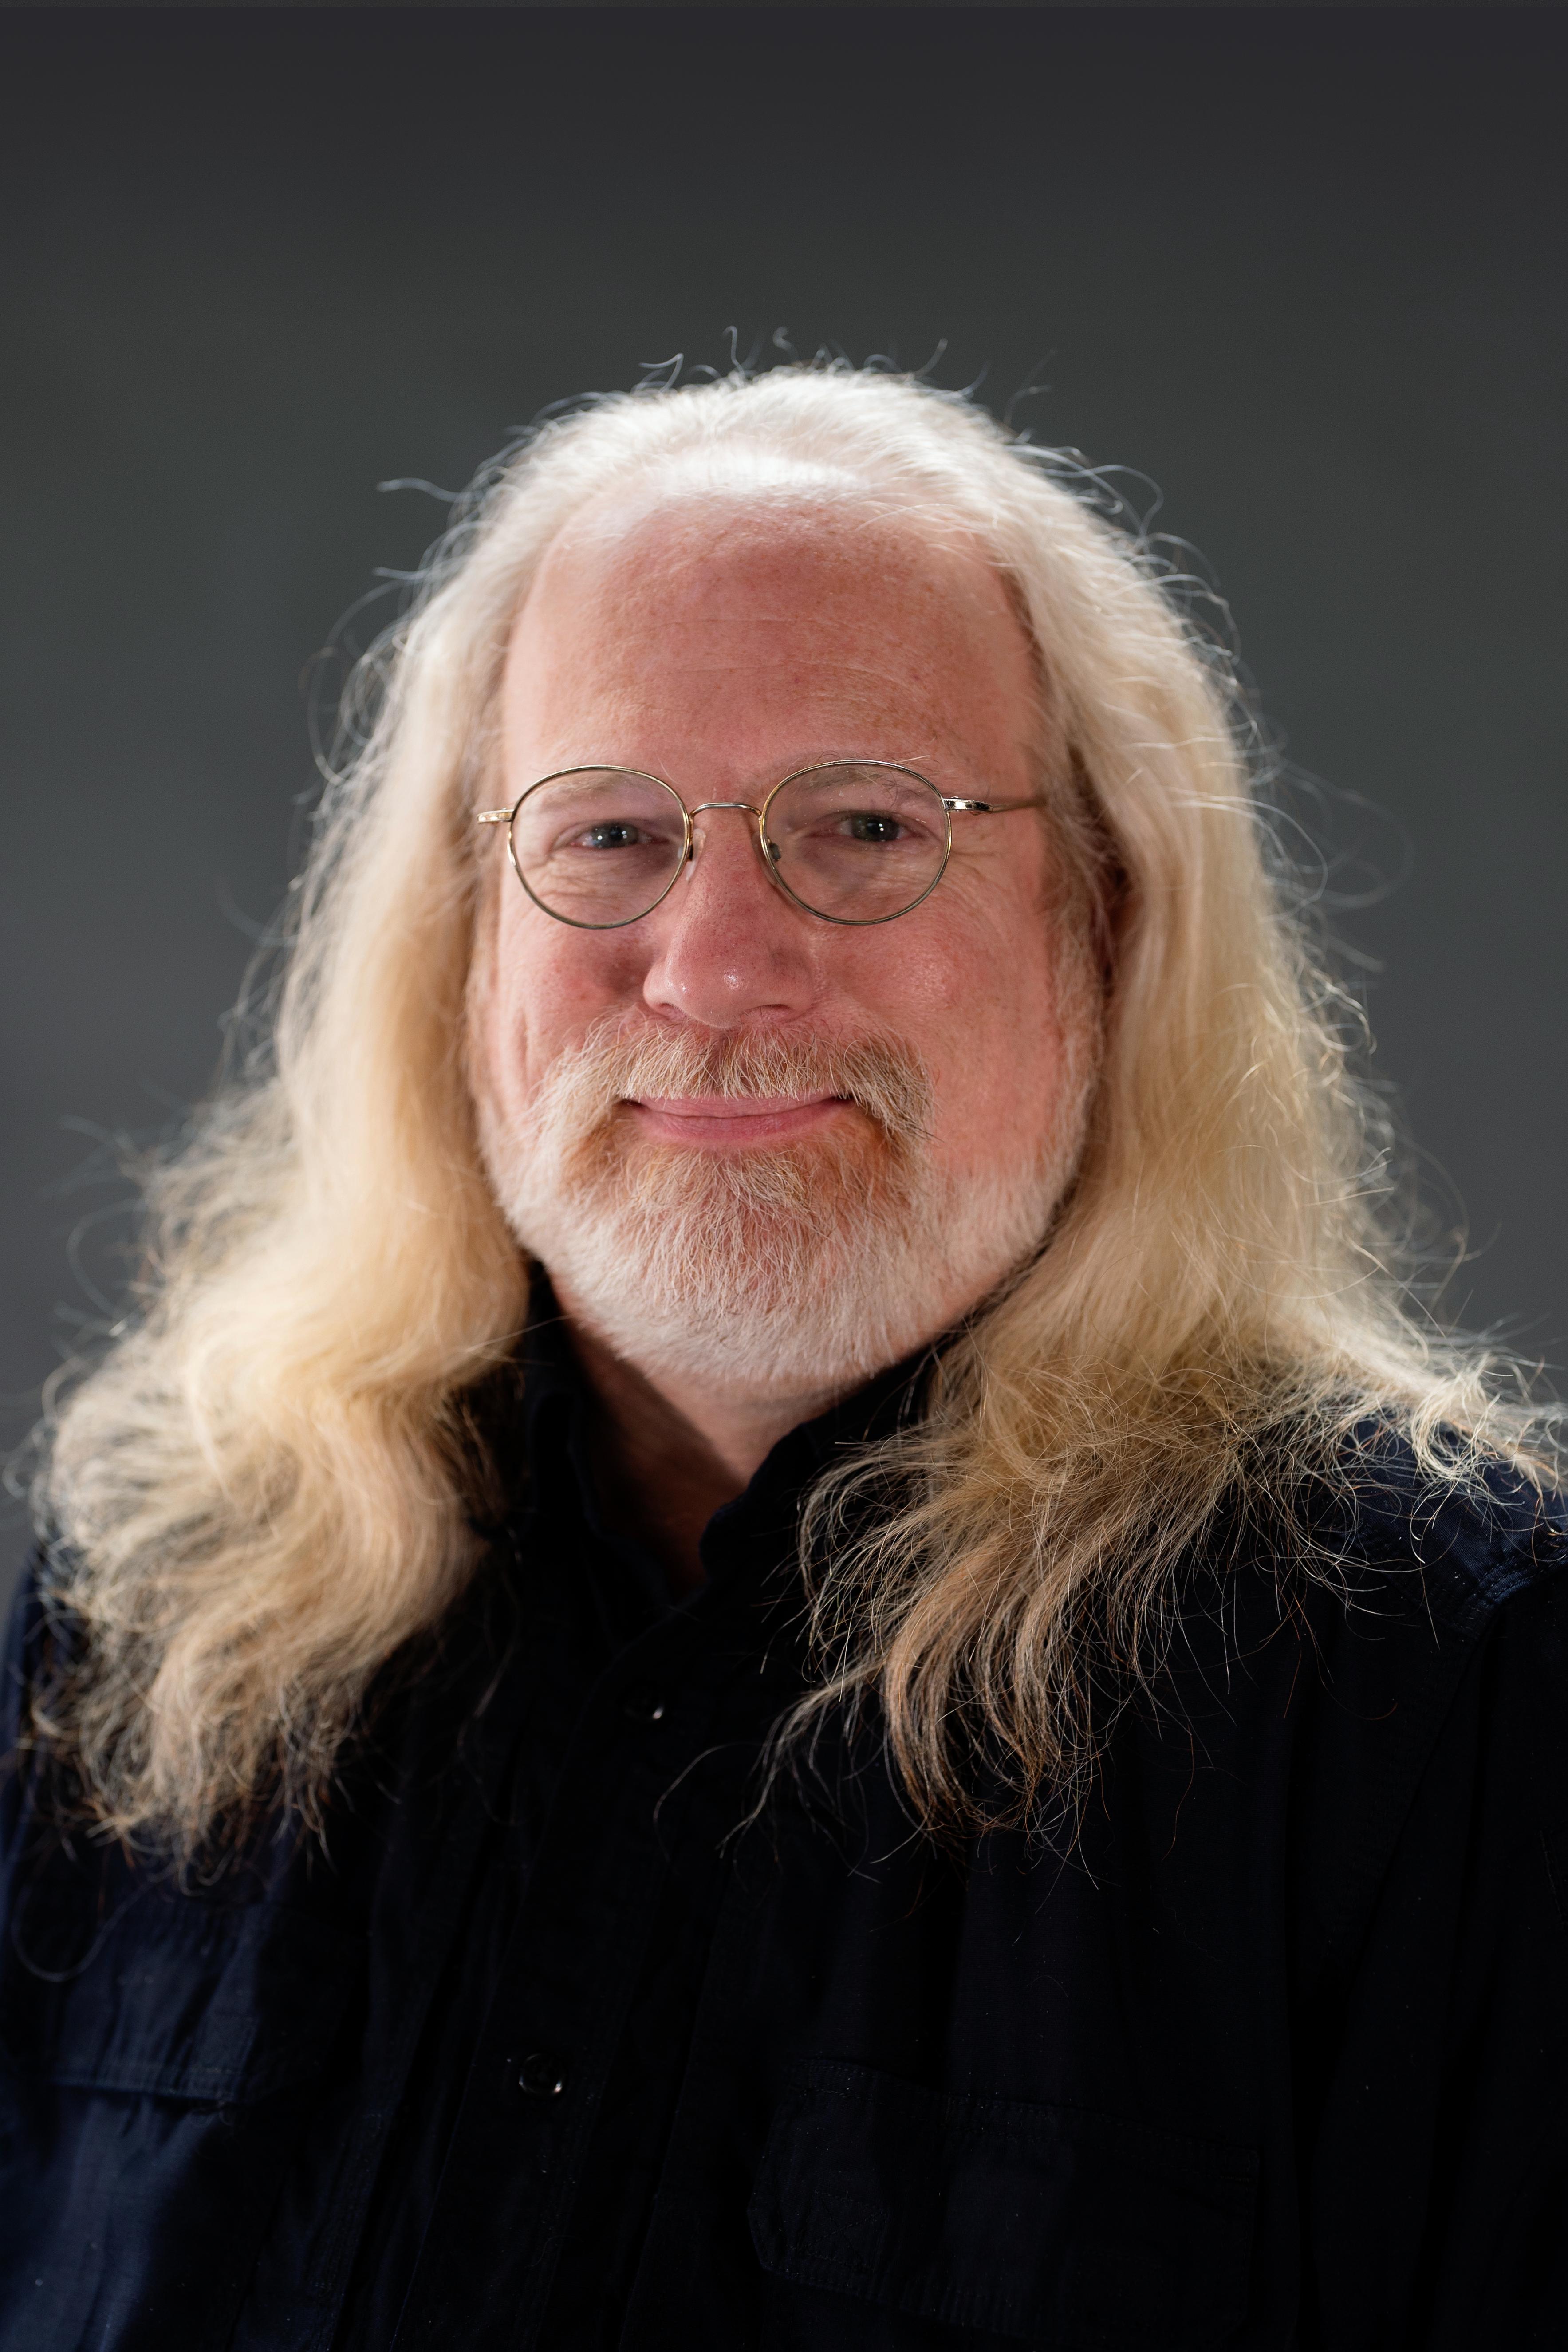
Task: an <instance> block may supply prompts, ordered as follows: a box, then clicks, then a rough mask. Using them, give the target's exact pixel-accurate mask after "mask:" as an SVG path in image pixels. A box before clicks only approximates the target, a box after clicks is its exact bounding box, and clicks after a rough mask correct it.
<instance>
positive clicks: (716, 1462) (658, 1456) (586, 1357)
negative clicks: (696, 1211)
mask: <svg viewBox="0 0 1568 2352" xmlns="http://www.w3.org/2000/svg"><path fill="white" fill-rule="evenodd" d="M556 1297H557V1299H558V1301H559V1304H560V1306H561V1308H562V1312H563V1315H564V1317H565V1320H566V1328H567V1330H568V1332H569V1333H570V1335H571V1339H572V1345H573V1349H574V1352H575V1354H576V1357H577V1360H578V1362H579V1363H580V1364H581V1366H582V1368H583V1370H584V1374H585V1375H586V1378H587V1381H588V1385H589V1387H590V1389H591V1390H592V1391H593V1396H594V1401H595V1404H596V1406H597V1408H598V1410H597V1412H596V1413H595V1422H594V1454H595V1470H596V1471H597V1473H598V1477H599V1485H600V1492H601V1496H602V1500H603V1505H604V1509H605V1516H606V1517H607V1518H608V1520H609V1523H610V1524H611V1526H612V1527H615V1528H618V1529H619V1530H620V1532H621V1533H623V1534H626V1535H634V1536H637V1538H640V1540H641V1541H643V1542H644V1543H646V1544H647V1546H648V1548H649V1549H650V1550H652V1551H653V1552H655V1553H656V1554H657V1556H658V1559H659V1561H660V1563H661V1564H662V1566H663V1568H664V1571H665V1574H666V1575H667V1576H668V1579H669V1584H670V1590H671V1591H672V1592H676V1593H682V1592H690V1591H694V1590H695V1589H696V1587H697V1586H698V1585H700V1583H701V1582H702V1562H701V1557H700V1543H701V1539H702V1530H703V1528H705V1527H706V1526H707V1524H708V1522H709V1520H710V1518H711V1517H712V1516H713V1514H714V1512H715V1511H716V1510H718V1509H719V1508H720V1507H721V1505H722V1504H725V1503H730V1502H733V1500H734V1498H735V1496H737V1495H739V1494H742V1493H743V1491H744V1490H745V1488H746V1487H747V1486H749V1485H750V1483H751V1480H752V1476H753V1475H754V1474H755V1473H756V1471H757V1470H758V1469H759V1468H760V1467H761V1465H762V1464H763V1462H764V1461H765V1460H766V1459H767V1457H768V1455H769V1454H771V1453H772V1451H773V1447H774V1446H775V1445H776V1444H778V1441H779V1439H780V1438H781V1437H785V1436H787V1435H788V1434H789V1432H790V1431H791V1430H792V1429H794V1428H795V1427H797V1426H798V1424H799V1423H801V1422H803V1421H809V1420H811V1419H812V1418H813V1417H814V1415H816V1413H819V1412H826V1410H827V1407H828V1406H829V1405H830V1404H834V1403H837V1401H838V1399H839V1397H840V1396H844V1395H847V1394H848V1392H849V1391H848V1390H847V1388H840V1389H814V1390H808V1391H804V1392H803V1393H801V1394H799V1395H795V1394H794V1393H791V1394H790V1395H787V1396H785V1395H778V1396H770V1397H767V1398H765V1399H757V1398H750V1397H743V1398H737V1397H736V1396H735V1395H734V1394H733V1393H732V1392H726V1391H725V1390H724V1388H723V1386H722V1384H721V1382H719V1381H714V1382H712V1383H708V1382H704V1381H689V1380H681V1379H671V1378H667V1377H666V1376H665V1375H664V1374H662V1373H661V1374H659V1375H658V1377H657V1378H656V1377H654V1376H653V1375H651V1374H649V1373H647V1372H644V1371H641V1370H638V1368H637V1365H635V1364H633V1363H629V1362H628V1361H627V1360H626V1358H625V1357H623V1356H617V1355H616V1354H614V1353H613V1352H612V1350H611V1349H609V1348H607V1347H606V1346H605V1343H604V1341H603V1340H601V1339H598V1338H596V1337H595V1333H594V1332H593V1330H592V1329H591V1328H589V1326H588V1325H587V1324H586V1323H585V1322H584V1320H583V1318H582V1317H581V1316H580V1315H579V1314H578V1313H576V1312H574V1308H573V1305H572V1302H571V1300H570V1298H569V1297H565V1296H563V1293H562V1291H561V1289H560V1287H559V1286H557V1291H556Z"/></svg>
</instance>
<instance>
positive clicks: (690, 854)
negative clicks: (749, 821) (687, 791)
mask: <svg viewBox="0 0 1568 2352" xmlns="http://www.w3.org/2000/svg"><path fill="white" fill-rule="evenodd" d="M710 809H743V810H744V811H745V813H746V814H747V815H748V816H754V817H755V818H756V819H757V822H758V823H759V824H761V822H762V815H763V813H762V811H761V809H760V808H758V807H757V806H756V804H755V803H753V802H752V801H699V802H698V803H697V806H696V807H695V808H691V809H688V810H687V812H686V814H687V815H688V816H689V818H690V820H691V829H690V844H689V847H688V849H687V853H686V878H687V880H688V881H690V879H691V877H692V875H693V874H694V873H695V872H696V870H697V848H698V842H699V837H700V836H699V833H698V825H697V820H698V818H699V817H700V816H705V815H706V814H708V811H709V810H710Z"/></svg>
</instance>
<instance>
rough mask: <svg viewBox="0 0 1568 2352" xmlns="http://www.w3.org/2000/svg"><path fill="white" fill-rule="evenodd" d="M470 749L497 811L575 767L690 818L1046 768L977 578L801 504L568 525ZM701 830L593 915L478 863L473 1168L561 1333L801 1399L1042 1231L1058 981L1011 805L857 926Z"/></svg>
mask: <svg viewBox="0 0 1568 2352" xmlns="http://www.w3.org/2000/svg"><path fill="white" fill-rule="evenodd" d="M502 732H503V759H504V782H503V784H502V787H501V791H500V793H498V794H497V795H496V797H497V798H498V799H500V798H502V797H504V798H507V799H509V800H510V799H515V797H516V796H517V795H518V794H519V793H521V792H522V791H523V790H524V789H525V787H526V786H527V785H529V784H530V783H531V782H534V781H536V779H538V778H539V777H541V776H543V775H546V774H549V773H551V772H553V771H556V770H559V769H563V768H569V767H574V766H579V765H584V764H588V763H605V764H616V765H619V766H624V767H632V768H638V769H644V770H647V771H648V772H651V773H653V774H655V775H658V776H661V777H663V778H664V779H666V780H667V781H668V782H670V783H671V784H673V785H674V786H675V787H676V789H677V790H678V791H679V793H680V794H681V795H682V797H683V798H684V799H685V801H686V802H687V803H688V805H689V807H693V808H695V807H696V806H697V804H698V803H701V802H705V801H743V802H748V803H753V804H760V803H761V802H762V801H763V797H764V796H765V794H766V793H767V791H768V789H769V787H770V786H771V785H773V783H775V782H777V781H778V780H779V779H780V778H781V777H783V776H784V775H786V774H788V773H790V772H792V771H793V770H795V769H799V768H803V767H806V766H809V765H811V764H812V763H813V762H816V761H825V760H830V759H847V758H865V759H873V760H884V761H899V762H902V763H904V764H906V765H908V766H910V767H912V768H915V769H917V770H919V771H920V772H921V773H922V774H924V775H925V776H927V777H929V778H930V779H931V782H934V783H935V784H936V785H937V787H938V789H939V790H940V791H941V792H942V793H949V794H955V795H963V796H968V797H974V798H990V797H997V798H1002V797H1019V798H1021V797H1025V796H1026V795H1028V794H1030V793H1034V792H1036V791H1037V790H1038V789H1039V786H1040V782H1041V778H1040V774H1039V765H1040V755H1039V751H1038V744H1039V738H1040V725H1039V717H1038V709H1037V685H1036V679H1035V674H1034V667H1033V663H1032V660H1031V655H1030V648H1029V646H1028V643H1027V640H1026V636H1025V634H1024V631H1023V629H1022V627H1021V625H1020V624H1019V622H1018V620H1017V618H1016V614H1015V613H1014V610H1013V608H1012V605H1011V604H1010V602H1009V600H1008V597H1007V594H1006V593H1005V590H1004V588H1003V586H1002V584H1001V583H1000V581H999V580H998V579H997V577H996V575H995V573H994V571H993V570H991V569H990V567H989V566H988V565H987V564H985V563H984V562H983V561H982V560H981V559H980V558H979V557H978V556H977V555H975V554H973V552H971V551H968V550H966V549H963V548H960V547H952V546H944V545H942V544H931V543H929V535H928V539H927V540H924V541H922V537H921V530H920V527H919V524H918V523H917V522H916V521H914V520H888V519H887V518H885V517H881V518H879V517H876V516H873V515H870V514H869V513H867V512H862V511H858V510H856V509H849V510H846V509H844V508H843V507H838V508H836V509H835V508H823V507H821V506H814V505H812V504H810V503H809V502H807V501H805V499H799V500H796V501H795V502H793V503H791V502H788V501H779V500H777V499H775V500H773V502H771V503H763V502H761V501H759V500H756V499H750V500H748V499H745V498H744V497H739V496H738V497H736V498H733V499H727V500H718V499H702V500H698V499H694V498H687V499H681V500H676V501H666V502H664V503H658V504H654V503H644V504H642V505H639V506H637V507H628V506H626V505H625V504H615V503H610V502H608V501H605V502H602V503H601V504H600V505H598V506H597V507H595V508H592V509H589V510H588V511H587V512H586V513H585V514H584V515H583V516H582V517H580V518H579V519H578V520H577V521H576V522H575V523H574V525H572V526H571V527H570V528H569V530H568V531H567V532H566V533H565V534H564V535H563V538H562V539H561V540H559V541H557V542H556V543H555V545H554V546H553V548H552V550H551V551H550V553H549V555H548V557H547V558H546V561H545V562H544V564H543V567H542V571H541V572H540V573H539V575H538V577H537V579H536V581H535V583H534V586H533V588H532V590H531V593H530V595H529V596H528V599H527V601H526V603H525V604H524V606H523V609H522V611H521V614H520V615H519V618H518V620H517V623H516V625H515V628H514V632H513V635H512V639H511V644H510V653H509V658H508V662H507V667H506V676H505V685H504V691H503V704H502ZM697 824H698V838H699V843H700V848H699V854H698V856H697V859H696V863H695V865H694V866H692V867H690V868H689V869H688V871H687V873H686V875H685V876H683V877H682V878H681V879H680V880H679V882H678V883H677V884H676V885H675V887H674V888H673V889H672V890H671V891H670V892H669V894H668V897H667V898H665V899H664V901H663V902H662V904H660V905H659V906H658V908H655V909H654V911H653V912H652V913H651V914H648V915H646V916H644V917H643V918H642V919H640V920H638V921H637V922H634V923H631V924H629V925H627V926H626V928H624V929H616V930H605V931H590V930H578V929H572V928H570V927H568V926H567V925H565V924H563V923H560V922H558V921H556V920H554V919H552V917H551V916H549V915H547V914H545V913H544V912H543V911H542V909H541V908H538V907H536V906H535V905H533V903H532V902H531V900H530V899H529V898H528V897H527V896H526V895H525V893H524V892H523V891H522V890H521V888H520V887H518V885H517V882H516V880H515V878H514V877H513V876H512V875H511V873H510V870H508V871H506V872H505V873H504V874H501V875H499V876H498V877H497V879H496V883H495V887H494V891H493V895H492V898H490V900H489V911H488V912H487V915H486V917H485V920H486V922H487V923H488V924H489V926H490V929H489V935H488V937H487V939H486V940H485V941H484V943H483V945H482V947H481V952H480V954H479V959H478V961H477V965H476V975H477V977H476V984H475V989H474V993H473V1024H474V1034H473V1058H474V1066H475V1070H476V1078H477V1091H478V1096H479V1115H480V1126H481V1134H482V1139H483V1143H484V1149H485V1154H486V1159H487V1162H488V1165H489V1170H490V1172H491V1177H492V1181H494V1182H495V1184H496V1188H497V1192H498V1196H499V1197H500V1201H501V1202H502V1205H503V1207H505V1209H506V1210H507V1212H508V1213H509V1216H510V1219H511V1222H512V1223H513V1226H514V1229H515V1230H516V1231H517V1232H518V1234H519V1236H520V1238H521V1240H522V1241H523V1243H524V1244H525V1245H526V1246H527V1247H528V1248H529V1249H530V1250H531V1252H532V1253H533V1254H534V1255H537V1256H538V1257H539V1258H541V1259H542V1262H543V1263H544V1265H546V1266H547V1267H548V1269H549V1270H550V1272H551V1274H552V1276H553V1278H554V1280H555V1283H556V1287H557V1290H558V1293H559V1294H560V1296H561V1297H562V1301H563V1305H564V1306H565V1307H567V1310H568V1312H569V1313H572V1314H574V1316H576V1317H578V1318H581V1319H582V1321H583V1322H584V1324H586V1325H587V1326H588V1327H589V1328H593V1329H595V1331H596V1332H597V1334H598V1336H599V1337H600V1338H602V1339H605V1340H606V1341H607V1342H608V1343H609V1344H610V1345H611V1346H612V1347H614V1348H615V1349H616V1351H617V1352H618V1353H620V1354H622V1355H624V1356H625V1357H626V1359H627V1360H630V1361H632V1362H633V1363H635V1364H637V1366H638V1368H639V1369H641V1370H645V1371H649V1372H653V1373H657V1372H658V1371H659V1370H666V1371H679V1372H683V1373H685V1374H687V1375H699V1376H700V1375H701V1374H702V1373H703V1372H704V1370H707V1371H709V1372H710V1373H713V1374H721V1375H722V1376H723V1377H725V1378H726V1379H729V1380H732V1381H735V1382H736V1383H737V1384H738V1385H739V1387H740V1388H741V1389H742V1390H744V1391H746V1392H747V1393H749V1394H753V1395H759V1396H760V1395H763V1394H765V1393H767V1392H768V1391H769V1389H770V1387H773V1388H776V1389H777V1390H778V1391H780V1392H782V1393H785V1394H790V1393H793V1394H797V1395H800V1396H802V1397H803V1398H805V1397H809V1396H813V1395H816V1396H821V1397H826V1396H828V1395H831V1394H832V1393H834V1392H835V1391H839V1390H842V1389H843V1388H844V1387H845V1386H847V1385H849V1384H852V1383H853V1381H855V1380H856V1379H857V1378H859V1377H864V1376H865V1375H866V1374H867V1373H868V1372H869V1371H870V1370H874V1369H877V1368H878V1366H879V1365H880V1364H882V1363H887V1362H891V1361H894V1360H897V1359H898V1358H899V1357H900V1356H901V1355H903V1354H904V1353H906V1352H908V1351H909V1350H910V1349H913V1348H914V1347H917V1346H918V1345H920V1344H921V1342H922V1341H923V1340H925V1339H930V1338H932V1337H934V1336H935V1335H936V1334H937V1333H939V1332H941V1331H942V1330H943V1329H945V1328H947V1327H948V1326H949V1325H950V1324H951V1323H952V1321H953V1320H954V1319H955V1318H958V1317H959V1316H961V1315H962V1314H963V1312H964V1311H965V1310H966V1309H968V1308H969V1307H973V1306H974V1305H975V1304H976V1303H977V1302H978V1301H979V1300H980V1299H981V1298H982V1297H984V1295H985V1294H986V1293H987V1292H988V1291H990V1290H991V1289H993V1288H994V1286H995V1285H996V1284H997V1282H999V1281H1000V1280H1001V1279H1003V1278H1004V1277H1005V1276H1006V1275H1007V1274H1008V1273H1009V1272H1010V1271H1011V1270H1012V1268H1013V1267H1014V1266H1015V1265H1016V1264H1017V1263H1018V1262H1019V1261H1020V1260H1021V1259H1022V1258H1023V1257H1024V1256H1026V1255H1027V1254H1028V1253H1029V1252H1030V1251H1031V1250H1033V1248H1035V1247H1036V1246H1037V1244H1038V1242H1039V1240H1040V1238H1041V1237H1042V1235H1043V1234H1044V1232H1045V1229H1046V1226H1047V1223H1048V1220H1049V1216H1050V1213H1051V1210H1052V1208H1053V1207H1054V1205H1055V1202H1056V1201H1057V1200H1058V1197H1059V1194H1060V1192H1061V1189H1062V1186H1063V1183H1064V1181H1066V1179H1067V1177H1068V1174H1069V1172H1070V1169H1071V1165H1072V1163H1073V1160H1075V1158H1076V1154H1077V1150H1078V1145H1079V1137H1080V1133H1081V1127H1082V1116H1083V1104H1084V1100H1085V1097H1086V1093H1087V1083H1088V1076H1089V1069H1090V1066H1091V1064H1092V1060H1093V1046H1094V1038H1095V1036H1096V1034H1097V1019H1096V1013H1095V1010H1094V1007H1093V1005H1092V1003H1091V1002H1090V1001H1089V999H1090V991H1089V985H1088V981H1087V959H1086V956H1085V954H1084V952H1083V950H1082V947H1081V942H1080V941H1079V940H1078V939H1077V938H1076V937H1075V938H1074V939H1073V940H1065V939H1064V933H1063V925H1064V922H1065V920H1066V918H1065V916H1064V914H1063V912H1062V907H1063V904H1064V901H1063V898H1062V894H1061V891H1060V888H1059V884H1060V878H1061V877H1060V876H1059V874H1058V869H1057V864H1056V860H1055V857H1054V855H1053V850H1052V845H1051V836H1050V833H1049V830H1048V826H1047V821H1046V820H1045V818H1044V817H1043V816H1042V815H1041V814H1038V813H1037V812H1035V811H1025V812H1020V813H1018V814H1010V815H977V814H968V815H965V814H958V815H955V816H954V818H953V835H954V846H953V854H952V859H951V861H950V863H949V866H948V868H947V871H946V873H945V875H944V876H943V878H942V882H941V884H940V885H939V887H937V889H936V890H935V891H934V892H933V893H932V895H931V897H930V898H928V899H927V900H926V901H925V902H924V903H923V904H922V905H921V906H920V907H918V908H915V909H914V910H913V911H912V912H911V913H910V914H907V915H904V916H901V917H900V918H899V919H897V920H896V921H893V922H890V923H887V924H882V925H877V926H873V927H869V928H867V929H853V928H846V927H843V926H840V925H837V924H834V923H829V922H825V921H823V920H822V919H820V918H818V917H816V916H814V915H812V914H809V913H807V912H805V910H804V909H803V908H800V907H798V906H796V905H795V904H794V903H793V902H792V901H791V900H790V899H789V898H786V897H785V896H784V893H783V892H782V891H781V890H780V889H778V888H777V887H775V886H774V885H773V883H772V882H771V881H770V879H769V877H768V875H767V873H766V871H765V869H764V867H763V862H762V859H761V857H760V856H759V854H758V848H757V838H756V823H755V820H754V818H752V816H750V815H748V814H746V813H745V812H744V811H743V810H736V809H714V810H710V811H709V812H708V813H707V814H704V815H701V816H700V817H699V818H698V820H697ZM491 840H492V842H493V849H494V854H495V856H496V857H497V859H498V862H501V863H504V849H503V847H502V843H501V840H500V837H499V835H493V836H491Z"/></svg>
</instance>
